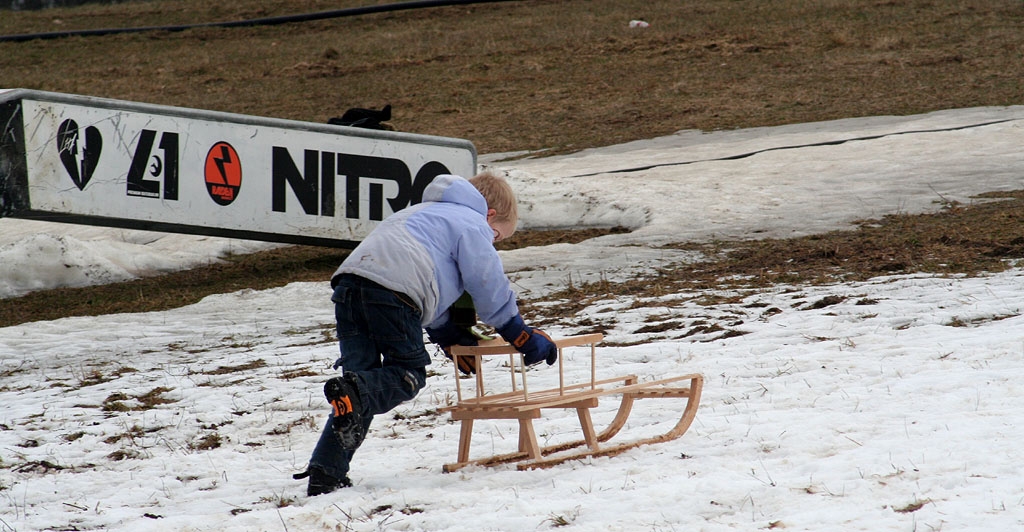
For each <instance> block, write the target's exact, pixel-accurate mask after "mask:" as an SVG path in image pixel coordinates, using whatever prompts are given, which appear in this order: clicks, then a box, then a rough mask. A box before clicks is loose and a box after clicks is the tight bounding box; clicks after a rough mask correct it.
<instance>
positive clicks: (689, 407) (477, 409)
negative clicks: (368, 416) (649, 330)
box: [444, 334, 704, 473]
mask: <svg viewBox="0 0 1024 532" xmlns="http://www.w3.org/2000/svg"><path fill="white" fill-rule="evenodd" d="M603 338H604V337H603V335H601V334H585V335H580V336H569V337H565V338H557V339H553V341H554V343H555V345H556V346H557V347H558V351H559V357H558V386H557V387H556V388H549V389H544V390H540V391H533V392H531V391H529V388H528V386H527V373H528V372H527V370H526V367H525V363H524V362H523V361H522V355H521V354H519V353H518V352H517V351H516V349H515V348H514V347H512V346H511V345H509V344H507V343H505V342H503V341H501V340H492V341H489V342H486V343H482V344H481V345H479V346H452V357H453V359H454V362H455V364H454V367H455V369H454V371H455V378H456V381H455V382H456V404H455V405H454V406H451V407H448V408H446V409H444V410H446V411H448V412H450V413H451V416H452V420H457V421H459V422H460V423H461V427H460V433H459V450H458V458H457V460H456V461H455V462H453V463H450V464H445V466H444V471H445V472H446V473H448V472H452V471H456V470H458V469H461V468H463V467H466V466H468V465H484V466H493V465H498V464H505V463H513V462H518V465H517V467H518V468H519V469H520V470H523V469H530V468H540V467H550V466H553V465H556V464H560V463H562V462H565V461H567V460H574V459H580V458H585V457H590V456H613V455H616V454H619V453H621V452H623V451H626V450H629V449H632V448H634V447H638V446H640V445H645V444H649V443H661V442H665V441H669V440H673V439H676V438H678V437H680V436H682V435H683V434H684V433H685V432H686V431H687V429H689V427H690V424H691V423H693V419H694V417H695V416H696V414H697V407H698V405H699V403H700V395H701V390H702V388H703V383H704V378H703V377H702V376H701V375H699V374H688V375H680V376H676V377H667V378H661V379H657V380H652V381H645V382H640V380H639V378H638V377H637V376H636V375H625V376H621V377H612V378H606V379H597V371H596V367H597V344H598V343H599V342H600V341H601V340H602V339H603ZM583 345H589V346H590V379H589V380H585V381H583V382H575V383H566V380H565V365H566V364H567V363H568V362H567V361H566V357H565V356H563V354H564V349H565V348H567V347H572V346H583ZM493 355H507V356H508V357H509V372H510V373H511V374H512V385H511V391H508V392H504V393H495V394H488V393H487V390H486V389H485V388H484V378H483V372H484V365H483V364H481V362H483V360H482V359H483V357H487V356H493ZM462 356H468V357H473V358H474V362H475V367H476V368H477V373H476V378H475V381H476V382H475V384H476V390H475V393H474V394H473V396H472V397H468V396H466V395H464V393H463V390H462V386H461V384H460V383H459V381H460V378H459V371H458V367H459V364H458V358H459V357H462ZM517 358H518V360H516V359H517ZM517 362H518V364H517ZM517 370H518V371H517ZM540 371H544V369H541V370H540ZM517 373H518V376H517ZM517 377H518V379H517ZM685 381H689V386H687V387H679V386H668V385H670V384H675V383H682V382H685ZM609 395H620V396H621V400H620V403H619V408H618V411H617V412H616V414H615V417H614V419H612V421H611V422H610V423H609V424H608V426H607V427H606V428H605V429H604V430H603V431H601V432H597V431H596V430H595V429H594V424H593V420H592V418H591V410H592V409H593V408H595V407H597V406H598V401H599V399H600V398H601V397H604V396H609ZM649 398H682V399H686V402H685V405H684V407H683V408H682V412H681V413H680V417H679V420H678V421H677V422H676V424H675V425H674V426H673V427H672V428H671V429H669V430H668V431H667V432H665V433H663V434H661V435H658V436H654V437H648V438H642V439H638V440H634V441H631V442H627V443H620V444H616V445H609V446H605V445H604V443H605V442H607V441H608V440H610V439H611V438H612V437H613V436H615V435H616V434H617V433H618V432H619V431H620V430H621V429H622V428H623V426H624V425H625V423H626V420H627V418H629V415H630V413H631V412H632V408H633V402H634V401H635V400H636V399H649ZM555 408H571V409H575V410H576V414H577V417H578V418H579V423H580V428H581V430H582V432H583V439H582V440H578V441H571V442H567V443H560V444H555V445H550V446H541V445H540V444H539V443H538V441H537V433H536V430H535V429H534V426H533V420H534V419H538V418H540V417H541V412H542V411H543V410H544V409H555ZM477 419H491V420H498V419H510V420H511V419H514V420H517V421H518V422H519V443H518V451H516V452H513V453H508V454H498V455H493V456H489V457H485V458H479V459H472V460H471V459H470V453H469V451H470V443H471V440H472V436H473V422H474V421H475V420H477ZM581 447H585V448H582V449H580V448H581Z"/></svg>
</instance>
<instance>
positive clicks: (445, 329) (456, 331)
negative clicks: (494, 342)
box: [427, 321, 478, 375]
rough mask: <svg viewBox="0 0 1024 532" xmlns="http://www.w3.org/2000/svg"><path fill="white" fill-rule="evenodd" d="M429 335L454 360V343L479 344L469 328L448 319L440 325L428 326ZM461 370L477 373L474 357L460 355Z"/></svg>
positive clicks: (449, 358)
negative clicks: (459, 325) (435, 326)
mask: <svg viewBox="0 0 1024 532" xmlns="http://www.w3.org/2000/svg"><path fill="white" fill-rule="evenodd" d="M427 337H428V338H430V341H431V342H433V343H435V344H437V345H438V346H439V347H440V348H441V350H442V351H444V356H445V357H447V358H448V360H454V358H455V357H453V356H452V346H453V345H477V344H478V341H477V337H476V335H474V334H473V332H472V331H470V330H469V329H464V328H462V327H458V326H456V325H455V324H454V323H452V322H451V321H446V322H445V323H443V324H442V325H441V326H440V327H437V328H432V327H427ZM458 364H459V371H461V372H463V373H465V374H467V375H470V374H473V373H476V365H475V362H474V358H473V357H461V356H460V357H459V362H458Z"/></svg>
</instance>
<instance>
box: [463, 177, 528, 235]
mask: <svg viewBox="0 0 1024 532" xmlns="http://www.w3.org/2000/svg"><path fill="white" fill-rule="evenodd" d="M469 182H470V183H472V184H473V186H474V187H476V189H477V190H479V191H480V194H481V195H483V197H484V199H485V200H487V208H488V209H494V211H495V214H494V217H495V219H496V220H497V221H499V222H510V223H511V224H512V227H515V226H516V224H518V223H519V208H518V207H517V206H516V194H515V192H512V187H511V186H510V185H509V184H508V181H505V178H503V177H501V176H499V175H496V174H494V173H493V172H490V171H487V172H481V173H479V174H477V175H475V176H473V177H471V178H469Z"/></svg>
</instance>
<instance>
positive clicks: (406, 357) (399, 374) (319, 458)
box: [309, 274, 430, 479]
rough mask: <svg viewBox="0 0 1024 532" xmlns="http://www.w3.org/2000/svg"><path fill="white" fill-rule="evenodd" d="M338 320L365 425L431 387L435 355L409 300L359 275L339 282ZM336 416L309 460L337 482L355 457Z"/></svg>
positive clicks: (345, 359)
mask: <svg viewBox="0 0 1024 532" xmlns="http://www.w3.org/2000/svg"><path fill="white" fill-rule="evenodd" d="M336 283H337V284H336V285H335V287H334V295H333V296H332V297H331V300H332V301H334V315H335V318H336V320H337V330H338V346H339V347H340V349H341V358H340V359H338V361H339V362H340V363H341V366H342V369H343V371H344V372H345V373H354V374H355V376H356V384H358V386H359V400H360V403H361V405H362V410H363V412H362V414H363V422H364V424H365V425H366V428H367V429H369V427H370V422H371V421H372V420H373V416H375V415H377V414H383V413H385V412H388V411H390V410H391V409H392V408H395V407H396V406H398V405H399V404H401V403H403V402H405V401H408V400H409V399H412V398H413V397H416V394H417V393H419V391H420V390H422V389H423V387H424V386H425V385H426V382H427V371H426V366H427V365H428V364H430V355H429V354H427V350H426V348H425V347H424V345H423V329H422V328H421V327H420V310H419V309H418V308H416V307H415V306H414V305H412V304H411V303H408V302H406V301H405V299H406V297H405V296H404V295H401V294H398V293H396V292H393V291H391V290H388V289H387V288H384V287H383V286H381V285H379V284H377V283H375V282H373V281H370V280H368V279H364V278H362V277H359V276H356V275H348V274H343V275H341V276H339V277H338V278H337V280H336ZM332 420H333V416H332V415H330V414H329V415H328V418H327V423H326V424H325V425H324V429H323V432H321V433H320V440H319V441H318V442H317V444H316V448H315V449H313V455H312V457H310V459H309V465H310V467H313V466H316V467H320V468H322V469H323V470H324V472H325V473H327V474H328V475H331V476H332V477H335V478H339V479H340V478H342V477H343V476H345V475H346V474H348V470H349V462H351V460H352V455H353V454H354V451H345V450H343V449H342V448H341V445H340V443H339V442H338V438H337V436H336V435H335V434H334V430H332V428H331V423H332Z"/></svg>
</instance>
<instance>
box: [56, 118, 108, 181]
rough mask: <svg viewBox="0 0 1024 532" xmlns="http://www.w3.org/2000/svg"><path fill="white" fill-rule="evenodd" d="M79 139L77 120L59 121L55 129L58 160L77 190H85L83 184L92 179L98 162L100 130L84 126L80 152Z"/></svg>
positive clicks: (101, 148)
mask: <svg viewBox="0 0 1024 532" xmlns="http://www.w3.org/2000/svg"><path fill="white" fill-rule="evenodd" d="M79 140H80V135H79V130H78V123H77V122H75V121H74V120H72V119H70V118H69V119H67V120H65V121H63V122H61V123H60V127H59V128H58V129H57V152H58V153H60V162H61V163H63V164H64V169H65V170H67V171H68V175H69V176H71V180H72V181H74V182H75V186H77V187H78V190H85V185H87V184H88V183H89V180H90V179H92V173H93V172H94V171H95V170H96V165H97V164H99V162H100V151H102V150H103V136H102V135H100V130H98V129H96V128H95V127H93V126H89V127H87V128H85V138H84V139H81V141H82V142H81V144H82V146H81V152H79V146H78V144H79Z"/></svg>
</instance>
